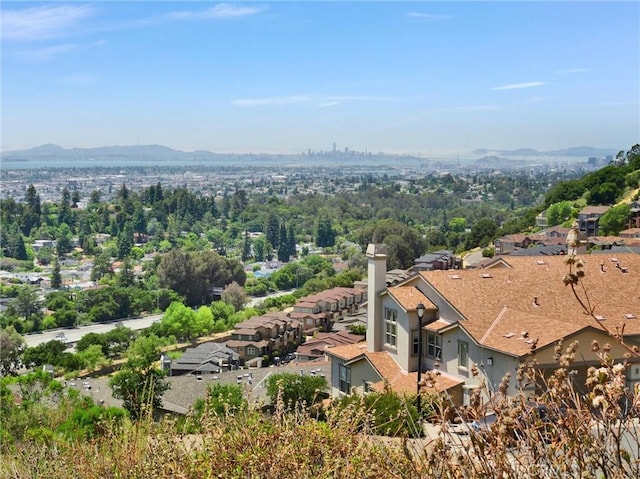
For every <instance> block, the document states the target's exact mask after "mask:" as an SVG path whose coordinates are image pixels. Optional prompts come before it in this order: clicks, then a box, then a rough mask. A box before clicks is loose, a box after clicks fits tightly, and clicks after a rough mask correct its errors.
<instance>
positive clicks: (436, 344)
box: [427, 333, 442, 359]
mask: <svg viewBox="0 0 640 479" xmlns="http://www.w3.org/2000/svg"><path fill="white" fill-rule="evenodd" d="M427 357H429V358H432V359H442V336H441V335H440V334H435V333H427Z"/></svg>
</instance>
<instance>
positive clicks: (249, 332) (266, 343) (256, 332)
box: [225, 312, 302, 364]
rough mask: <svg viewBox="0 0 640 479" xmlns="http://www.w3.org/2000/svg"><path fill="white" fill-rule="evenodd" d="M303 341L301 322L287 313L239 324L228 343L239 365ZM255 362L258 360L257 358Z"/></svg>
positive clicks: (273, 354) (274, 353) (278, 352)
mask: <svg viewBox="0 0 640 479" xmlns="http://www.w3.org/2000/svg"><path fill="white" fill-rule="evenodd" d="M301 341H302V325H301V323H300V322H299V321H298V320H296V319H294V318H291V317H289V316H288V315H287V314H284V313H279V312H278V313H268V314H265V315H263V316H255V317H253V318H250V319H247V320H245V321H243V322H241V323H239V324H237V325H236V327H235V329H234V330H233V331H232V333H231V339H229V340H227V341H226V343H225V344H226V346H227V347H228V348H229V349H231V350H232V351H233V352H235V353H237V354H238V360H239V362H240V364H246V363H247V362H249V361H254V360H258V359H259V360H261V359H262V358H263V357H264V356H279V355H280V354H283V353H285V352H290V351H293V350H294V349H295V348H296V347H297V346H298V344H300V343H301ZM254 362H255V361H254Z"/></svg>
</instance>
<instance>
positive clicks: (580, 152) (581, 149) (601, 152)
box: [472, 146, 619, 157]
mask: <svg viewBox="0 0 640 479" xmlns="http://www.w3.org/2000/svg"><path fill="white" fill-rule="evenodd" d="M618 151H619V150H616V149H614V148H594V147H591V146H574V147H572V148H565V149H564V150H552V151H538V150H535V149H533V148H518V149H517V150H489V149H486V148H480V149H477V150H473V152H472V153H473V154H474V155H491V154H496V153H497V154H500V155H507V156H583V157H590V156H595V157H603V156H607V155H616V154H617V153H618Z"/></svg>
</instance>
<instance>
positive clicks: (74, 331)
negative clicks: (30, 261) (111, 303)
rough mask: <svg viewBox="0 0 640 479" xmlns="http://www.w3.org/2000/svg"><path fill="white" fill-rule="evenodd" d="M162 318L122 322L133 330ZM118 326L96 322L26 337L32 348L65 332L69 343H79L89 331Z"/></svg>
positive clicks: (105, 330) (154, 316)
mask: <svg viewBox="0 0 640 479" xmlns="http://www.w3.org/2000/svg"><path fill="white" fill-rule="evenodd" d="M160 318H162V315H161V314H153V315H151V316H145V317H144V318H135V319H123V320H121V321H122V324H123V325H124V326H126V327H127V328H130V329H133V330H136V331H137V330H140V329H145V328H148V327H149V326H151V324H152V323H153V322H154V321H158V320H159V319H160ZM116 327H117V323H115V322H114V323H95V324H89V325H87V326H80V327H78V328H62V329H50V330H47V331H43V332H41V333H34V334H27V335H26V336H25V337H24V338H25V340H26V341H27V346H29V347H30V348H31V347H33V346H37V345H38V344H42V343H47V342H49V341H53V340H54V339H56V335H58V334H60V333H64V335H65V336H66V338H67V342H69V343H77V342H78V341H80V339H81V338H82V336H84V335H85V334H88V333H106V332H107V331H111V330H112V329H114V328H116Z"/></svg>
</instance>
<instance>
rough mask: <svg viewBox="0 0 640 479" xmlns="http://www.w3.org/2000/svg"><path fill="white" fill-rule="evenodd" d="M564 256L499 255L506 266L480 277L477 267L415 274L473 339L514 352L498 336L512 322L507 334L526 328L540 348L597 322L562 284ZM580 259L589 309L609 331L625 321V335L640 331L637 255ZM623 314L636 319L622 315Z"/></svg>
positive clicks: (639, 262) (515, 351)
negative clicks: (591, 307) (452, 274)
mask: <svg viewBox="0 0 640 479" xmlns="http://www.w3.org/2000/svg"><path fill="white" fill-rule="evenodd" d="M566 258H567V257H566V256H546V257H545V258H544V260H541V259H536V258H531V257H509V258H503V261H504V262H505V263H507V264H508V265H509V266H510V267H507V268H492V269H491V277H489V278H483V277H481V275H479V274H478V271H477V270H475V271H474V270H466V271H465V270H463V271H457V272H456V275H457V276H458V277H459V279H455V280H452V279H451V278H450V277H449V274H448V272H446V271H423V272H421V273H420V275H421V278H422V279H424V280H425V281H427V282H428V283H429V284H430V285H431V286H433V287H434V288H435V289H436V290H437V291H438V292H439V294H440V295H442V297H444V298H446V301H447V302H449V303H450V304H451V305H452V306H453V307H454V308H455V309H456V310H458V311H459V312H460V313H461V314H462V315H463V317H464V318H465V319H464V320H462V321H460V323H459V324H460V326H461V327H463V328H464V329H465V330H466V331H467V332H468V333H469V334H470V335H471V336H472V337H473V338H474V339H475V340H476V341H477V342H478V343H481V344H482V342H484V343H485V344H486V345H487V346H488V347H489V345H491V347H495V348H496V349H499V350H503V351H505V352H508V353H509V354H515V355H519V354H520V351H522V347H520V346H518V347H515V346H513V345H512V342H508V341H503V340H502V339H500V337H501V336H502V335H503V334H507V333H508V332H509V331H507V329H516V326H517V330H515V331H512V332H513V333H515V334H518V335H519V334H520V333H521V332H522V331H525V330H526V331H528V332H529V335H530V336H531V337H534V336H537V337H538V338H539V339H538V340H539V343H538V348H540V347H541V346H542V343H547V344H549V343H551V342H553V341H555V340H557V339H560V338H562V337H564V336H566V335H568V334H572V333H574V332H576V331H578V330H579V329H581V328H584V327H587V326H595V327H597V325H596V322H595V320H594V319H593V318H591V317H590V316H588V315H586V314H585V313H584V311H583V310H582V308H581V306H580V304H579V303H578V301H577V300H576V298H575V297H574V295H573V292H572V290H571V288H570V287H569V286H565V285H564V283H563V278H564V277H565V275H566V274H567V273H568V272H569V267H568V266H567V265H566V264H565V260H566ZM581 258H582V260H583V261H584V268H583V269H584V271H585V273H586V274H585V277H584V279H583V282H584V285H585V288H586V291H587V293H588V296H589V300H590V304H592V305H594V307H595V309H594V314H596V315H603V316H604V317H605V318H606V319H605V321H606V323H604V324H606V326H607V327H608V328H610V329H612V330H615V328H616V326H617V327H621V326H622V324H625V330H624V331H625V335H638V334H640V255H636V254H622V253H620V254H617V255H616V257H615V258H612V257H609V258H606V257H605V258H603V257H602V256H593V255H585V256H582V257H581ZM614 259H617V262H616V261H613V260H614ZM601 262H603V263H604V271H602V270H601ZM616 264H618V265H622V266H623V267H624V269H626V271H627V272H626V273H625V272H623V270H622V269H621V268H616ZM628 314H632V315H634V316H635V317H636V318H638V319H626V318H625V315H628ZM490 330H491V331H490ZM503 330H504V331H503ZM534 332H535V334H534Z"/></svg>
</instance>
